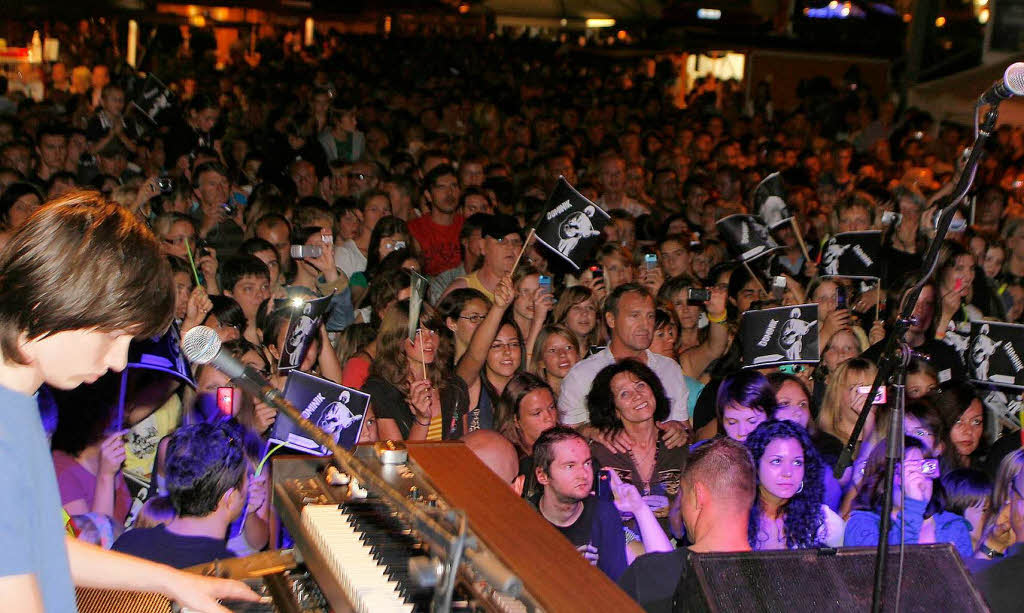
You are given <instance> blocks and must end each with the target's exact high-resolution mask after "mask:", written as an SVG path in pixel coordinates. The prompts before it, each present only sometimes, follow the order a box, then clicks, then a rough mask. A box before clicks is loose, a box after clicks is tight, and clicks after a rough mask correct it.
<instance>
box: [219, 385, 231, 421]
mask: <svg viewBox="0 0 1024 613" xmlns="http://www.w3.org/2000/svg"><path fill="white" fill-rule="evenodd" d="M234 406H235V388H233V387H218V388H217V411H218V412H219V413H220V414H221V415H223V416H225V417H231V415H232V413H233V412H234Z"/></svg>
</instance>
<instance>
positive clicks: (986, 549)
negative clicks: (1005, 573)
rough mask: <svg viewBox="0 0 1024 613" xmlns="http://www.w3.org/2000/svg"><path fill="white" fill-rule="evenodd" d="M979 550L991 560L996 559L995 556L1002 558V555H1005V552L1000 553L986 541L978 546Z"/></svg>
mask: <svg viewBox="0 0 1024 613" xmlns="http://www.w3.org/2000/svg"><path fill="white" fill-rule="evenodd" d="M978 551H980V552H981V553H982V554H983V555H984V556H985V557H986V558H988V559H990V560H991V559H994V558H1001V557H1003V556H1004V555H1005V554H1002V553H999V552H998V551H996V550H995V549H992V548H991V547H989V546H988V545H986V544H984V543H982V544H981V546H980V547H978Z"/></svg>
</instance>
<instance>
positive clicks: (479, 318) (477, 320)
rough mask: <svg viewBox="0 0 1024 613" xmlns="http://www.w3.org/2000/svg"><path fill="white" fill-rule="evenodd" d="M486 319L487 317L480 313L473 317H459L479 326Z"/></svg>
mask: <svg viewBox="0 0 1024 613" xmlns="http://www.w3.org/2000/svg"><path fill="white" fill-rule="evenodd" d="M486 318H487V316H486V315H480V314H479V313H474V314H473V315H459V319H465V320H466V321H468V322H470V323H473V324H478V323H480V322H481V321H483V320H484V319H486Z"/></svg>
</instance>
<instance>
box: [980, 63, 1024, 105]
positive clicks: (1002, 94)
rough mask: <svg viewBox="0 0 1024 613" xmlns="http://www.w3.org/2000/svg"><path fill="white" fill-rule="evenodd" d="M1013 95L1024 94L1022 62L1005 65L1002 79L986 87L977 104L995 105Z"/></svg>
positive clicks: (1023, 68)
mask: <svg viewBox="0 0 1024 613" xmlns="http://www.w3.org/2000/svg"><path fill="white" fill-rule="evenodd" d="M1014 96H1024V62H1015V63H1013V64H1010V65H1009V66H1007V67H1006V72H1004V73H1003V78H1002V80H1001V81H996V82H995V83H994V84H993V85H992V87H990V88H988V91H986V92H985V93H984V94H982V95H981V98H979V99H978V104H989V105H995V104H999V103H1000V102H1002V101H1003V100H1007V99H1009V98H1013V97H1014Z"/></svg>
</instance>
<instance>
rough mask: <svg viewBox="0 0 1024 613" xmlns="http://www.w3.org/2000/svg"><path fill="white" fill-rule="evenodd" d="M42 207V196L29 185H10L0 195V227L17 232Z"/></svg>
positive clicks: (20, 183) (33, 186) (19, 183)
mask: <svg viewBox="0 0 1024 613" xmlns="http://www.w3.org/2000/svg"><path fill="white" fill-rule="evenodd" d="M42 205H43V194H42V193H41V192H40V191H39V190H38V189H37V188H36V186H35V185H32V184H31V183H23V182H18V183H11V184H10V185H8V186H7V189H5V190H4V191H3V195H0V226H2V227H3V228H4V229H5V230H17V229H18V228H20V227H21V225H22V224H24V223H25V220H26V219H28V217H29V215H31V214H32V213H34V212H36V210H37V209H38V208H39V207H41V206H42Z"/></svg>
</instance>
